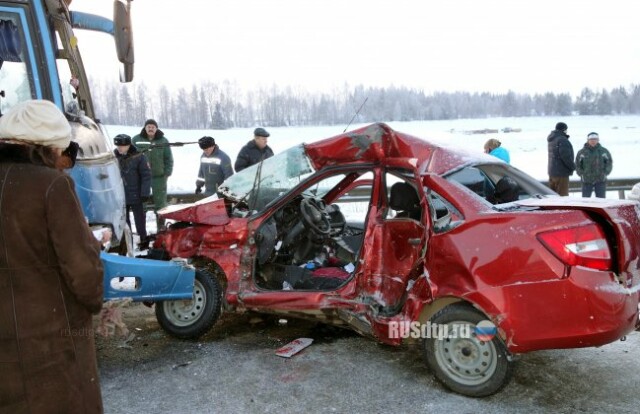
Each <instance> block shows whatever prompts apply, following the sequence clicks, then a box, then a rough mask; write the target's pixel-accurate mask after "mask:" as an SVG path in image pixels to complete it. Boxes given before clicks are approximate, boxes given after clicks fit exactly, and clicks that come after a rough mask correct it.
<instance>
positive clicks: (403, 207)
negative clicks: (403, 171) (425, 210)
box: [389, 181, 422, 221]
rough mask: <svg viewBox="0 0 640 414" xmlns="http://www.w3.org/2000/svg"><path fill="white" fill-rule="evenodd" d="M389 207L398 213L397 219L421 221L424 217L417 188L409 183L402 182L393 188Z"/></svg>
mask: <svg viewBox="0 0 640 414" xmlns="http://www.w3.org/2000/svg"><path fill="white" fill-rule="evenodd" d="M389 207H391V208H392V209H394V210H396V211H397V212H398V214H397V215H396V217H408V218H412V219H414V220H418V221H420V218H421V217H420V216H421V215H422V214H421V213H422V209H421V208H420V198H418V193H417V192H416V190H415V188H413V187H412V186H411V184H409V183H406V182H404V181H401V182H398V183H395V184H394V185H392V186H391V194H390V195H389Z"/></svg>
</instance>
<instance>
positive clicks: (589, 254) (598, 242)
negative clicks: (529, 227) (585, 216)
mask: <svg viewBox="0 0 640 414" xmlns="http://www.w3.org/2000/svg"><path fill="white" fill-rule="evenodd" d="M538 240H540V242H541V243H542V244H543V245H544V246H545V247H546V248H547V249H549V251H550V252H551V253H553V255H554V256H556V257H557V258H558V259H560V261H562V263H564V264H566V265H568V266H584V267H588V268H591V269H597V270H611V250H610V249H609V243H607V239H606V238H605V237H604V233H603V232H602V229H601V228H600V227H599V226H598V225H597V224H588V225H586V226H578V227H570V228H567V229H562V230H553V231H548V232H544V233H539V234H538Z"/></svg>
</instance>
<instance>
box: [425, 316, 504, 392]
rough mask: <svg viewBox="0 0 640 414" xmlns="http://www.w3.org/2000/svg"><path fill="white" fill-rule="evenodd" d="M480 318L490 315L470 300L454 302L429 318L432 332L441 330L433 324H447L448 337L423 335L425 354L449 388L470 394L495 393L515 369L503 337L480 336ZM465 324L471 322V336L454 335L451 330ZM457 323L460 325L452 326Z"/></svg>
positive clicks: (457, 329) (483, 319) (432, 367)
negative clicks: (478, 333) (483, 312)
mask: <svg viewBox="0 0 640 414" xmlns="http://www.w3.org/2000/svg"><path fill="white" fill-rule="evenodd" d="M481 321H487V317H486V316H485V315H484V314H482V313H481V312H479V311H478V310H476V309H474V308H473V307H471V306H469V305H467V304H453V305H450V306H447V307H446V308H443V309H441V310H440V311H439V312H438V313H436V314H435V315H434V316H433V317H432V318H431V319H430V322H431V328H432V329H431V331H432V332H433V331H436V332H438V330H437V329H434V328H433V327H434V326H436V327H437V328H439V329H443V328H440V326H444V325H448V332H447V333H448V334H449V337H446V338H442V337H441V336H440V335H425V336H427V337H425V338H424V339H423V349H424V356H425V359H426V361H427V365H428V366H429V368H430V369H431V371H432V372H433V373H434V374H435V376H436V378H437V379H438V380H440V382H442V383H443V384H444V385H445V386H446V387H447V388H449V389H450V390H452V391H454V392H457V393H459V394H462V395H466V396H469V397H485V396H488V395H491V394H494V393H496V392H497V391H499V390H500V389H501V388H503V387H504V386H505V385H507V384H508V382H509V380H510V379H511V375H512V373H513V364H514V362H513V361H511V358H510V354H509V352H508V351H507V348H506V346H505V345H504V343H503V342H502V340H501V338H500V337H499V336H498V335H493V337H492V338H491V339H487V338H483V339H485V340H482V339H480V338H478V336H477V333H476V329H475V328H476V325H477V324H478V323H479V322H481ZM435 324H437V325H435ZM464 324H468V330H467V331H466V333H470V335H468V336H469V337H468V338H466V337H460V336H461V335H455V336H456V337H453V336H454V335H452V332H458V333H461V332H463V331H462V330H460V329H459V328H460V327H461V326H463V325H464ZM454 325H458V327H457V328H453V326H454ZM432 332H430V333H432ZM439 332H442V331H439ZM428 336H436V337H428ZM438 336H440V338H438ZM464 336H467V335H466V334H464Z"/></svg>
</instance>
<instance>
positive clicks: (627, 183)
mask: <svg viewBox="0 0 640 414" xmlns="http://www.w3.org/2000/svg"><path fill="white" fill-rule="evenodd" d="M540 182H541V183H542V184H544V185H547V184H548V182H547V181H540ZM638 182H640V178H615V179H611V180H607V192H609V191H617V192H618V198H619V199H620V200H624V199H625V198H626V196H625V192H627V191H631V187H633V186H634V185H635V184H636V183H638ZM569 192H570V193H581V192H582V184H581V183H580V181H569ZM167 197H168V200H169V204H186V203H194V202H196V201H198V200H201V199H203V198H204V197H203V196H202V194H194V193H182V192H175V193H169V194H168V195H167Z"/></svg>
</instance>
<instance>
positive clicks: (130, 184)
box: [113, 134, 151, 249]
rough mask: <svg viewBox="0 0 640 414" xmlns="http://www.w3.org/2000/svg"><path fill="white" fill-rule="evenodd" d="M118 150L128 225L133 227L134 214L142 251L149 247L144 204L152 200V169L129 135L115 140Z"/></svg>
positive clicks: (122, 135) (115, 152) (119, 136)
mask: <svg viewBox="0 0 640 414" xmlns="http://www.w3.org/2000/svg"><path fill="white" fill-rule="evenodd" d="M113 143H114V144H115V146H116V149H115V150H113V153H114V154H115V156H116V158H117V159H118V163H119V164H120V175H121V176H122V183H123V184H124V198H125V204H126V206H127V224H128V225H129V227H131V221H130V219H129V212H131V211H132V212H133V221H134V223H135V224H136V231H137V232H138V236H140V249H146V248H148V247H149V238H148V237H147V217H146V214H145V211H144V205H143V203H144V202H145V201H149V200H150V198H151V197H150V195H149V194H150V193H151V167H150V166H149V161H147V157H146V156H145V155H144V153H141V152H139V151H138V149H137V148H136V146H135V145H132V144H131V137H130V136H129V135H125V134H120V135H116V136H115V138H113Z"/></svg>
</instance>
